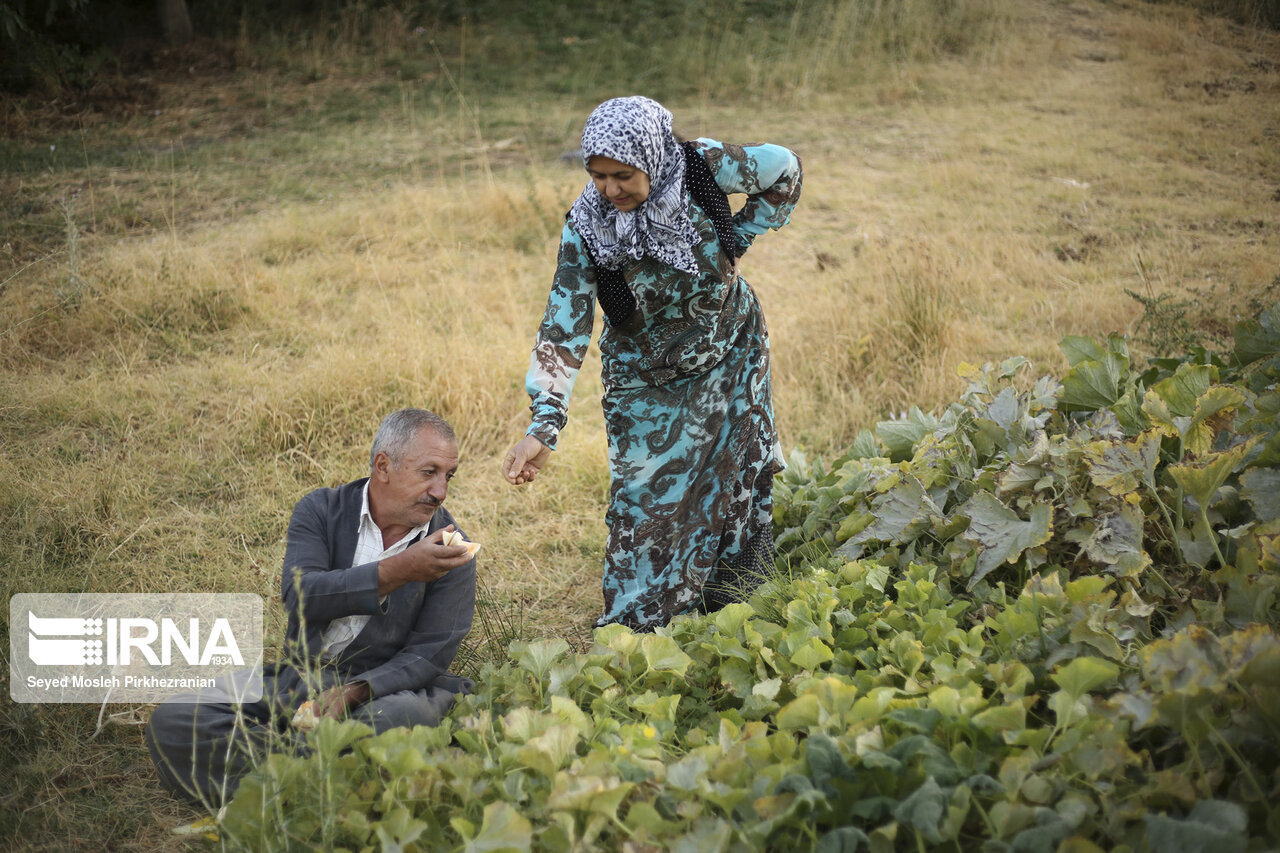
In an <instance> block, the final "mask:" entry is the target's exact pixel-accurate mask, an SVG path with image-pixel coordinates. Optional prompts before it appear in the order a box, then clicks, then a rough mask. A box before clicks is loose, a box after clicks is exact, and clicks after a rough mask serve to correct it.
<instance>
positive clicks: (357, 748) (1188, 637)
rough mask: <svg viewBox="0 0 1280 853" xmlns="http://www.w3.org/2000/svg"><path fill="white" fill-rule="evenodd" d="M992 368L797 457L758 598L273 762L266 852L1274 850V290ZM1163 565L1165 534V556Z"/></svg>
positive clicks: (521, 645)
mask: <svg viewBox="0 0 1280 853" xmlns="http://www.w3.org/2000/svg"><path fill="white" fill-rule="evenodd" d="M1062 346H1063V349H1064V351H1066V352H1067V354H1068V358H1069V360H1070V362H1071V364H1072V367H1071V369H1070V371H1069V372H1068V373H1067V374H1066V375H1065V376H1063V377H1061V379H1060V380H1059V379H1055V378H1052V377H1043V378H1041V379H1039V380H1038V381H1036V382H1034V383H1031V384H1030V385H1028V384H1027V383H1025V382H1019V381H1018V380H1019V378H1020V376H1021V374H1022V373H1023V372H1024V371H1025V370H1026V368H1027V366H1028V365H1027V363H1026V361H1025V359H1020V358H1014V359H1009V360H1008V361H1006V362H1004V363H1002V364H1000V365H998V366H997V365H988V366H986V367H984V368H982V369H976V368H974V369H970V370H969V371H968V376H969V380H970V384H969V388H968V390H967V391H966V393H965V394H964V395H963V396H962V397H961V399H960V400H958V401H957V402H955V403H954V404H952V405H951V406H949V407H948V408H947V409H946V410H945V411H943V412H942V413H941V415H940V416H937V417H933V416H927V415H924V414H923V413H921V412H919V411H913V412H911V413H910V415H909V416H908V417H907V418H905V419H903V420H898V421H890V422H885V423H882V424H880V425H879V427H878V429H877V430H876V433H875V434H871V433H866V434H864V435H863V436H861V437H860V438H859V439H858V441H857V442H856V444H855V446H854V447H853V448H851V450H850V452H849V453H848V454H847V455H845V456H844V457H842V458H841V459H839V460H836V461H835V462H833V463H832V464H831V465H830V466H827V465H824V464H823V463H821V462H820V461H818V460H815V461H814V462H812V463H809V462H807V461H806V460H804V459H803V458H800V457H796V458H794V459H793V460H792V464H791V466H790V468H789V469H788V470H787V472H786V473H785V474H784V475H782V476H781V479H780V482H779V488H778V489H777V492H778V506H777V512H776V521H777V526H778V533H779V534H780V535H779V544H780V546H781V547H782V548H783V550H784V552H785V556H784V558H783V559H782V560H780V563H779V566H778V571H777V574H776V576H775V577H773V578H771V579H769V580H768V581H767V582H766V583H765V585H764V586H763V587H762V588H761V589H760V590H759V591H758V592H757V593H756V594H755V595H754V596H753V597H752V598H751V600H750V601H749V602H744V603H739V604H734V605H730V606H729V607H728V608H726V609H725V610H723V611H721V612H719V613H717V614H715V615H712V616H707V617H681V618H678V619H676V620H675V621H674V622H673V623H672V624H671V625H670V626H669V627H667V628H663V629H659V630H658V631H657V632H656V633H654V634H651V635H636V634H633V633H632V632H631V631H629V630H628V629H625V628H622V627H620V626H609V627H607V628H604V629H600V630H598V631H597V632H596V634H595V644H594V646H593V648H591V649H590V650H589V651H588V652H586V653H584V654H575V653H573V652H571V650H570V648H569V646H568V644H566V643H565V642H564V641H563V640H544V641H536V642H516V643H514V644H513V645H512V646H511V649H510V660H509V661H507V662H502V663H498V664H489V665H487V666H486V668H485V669H484V671H483V672H482V673H481V677H480V684H481V687H480V690H479V692H478V693H477V694H476V695H474V696H471V697H467V698H466V699H465V700H464V702H463V705H462V707H461V708H460V709H459V710H457V711H455V713H454V714H453V716H452V718H451V719H450V720H449V721H447V722H446V724H445V725H444V726H442V727H440V728H437V729H431V730H428V729H421V728H420V729H415V730H413V731H408V730H398V731H393V732H388V733H385V734H382V735H379V736H377V737H370V736H369V732H368V730H367V729H364V728H363V727H361V726H359V725H358V724H355V723H334V722H326V723H324V724H322V725H321V727H320V728H319V729H318V730H317V731H316V732H314V733H313V734H312V735H311V747H312V749H313V753H312V754H311V755H309V756H307V757H305V758H297V757H287V756H283V755H273V756H271V758H270V759H269V760H267V761H265V762H264V763H263V765H262V767H261V768H260V770H259V771H258V772H256V774H255V775H254V776H251V777H250V778H249V780H247V781H246V782H245V783H244V784H243V785H242V787H241V789H240V791H239V792H238V794H237V796H236V798H235V799H234V800H233V801H232V802H231V804H230V806H229V808H228V810H227V812H226V814H225V816H224V818H223V821H222V832H223V839H224V841H226V842H227V843H228V844H230V845H231V846H234V847H239V846H243V847H246V848H249V849H305V848H310V847H323V848H325V849H333V848H347V849H367V848H371V847H372V848H377V847H379V846H381V847H382V848H383V849H387V848H396V849H400V848H406V849H408V848H413V849H424V850H431V849H463V850H468V851H472V850H475V851H478V850H489V851H493V850H519V851H525V850H538V851H544V850H545V851H568V850H579V849H600V848H603V849H632V850H656V849H670V850H690V851H693V850H793V849H801V850H819V851H857V850H872V851H890V850H905V849H916V850H934V849H936V850H975V849H981V850H989V851H1015V850H1016V851H1041V850H1044V851H1053V850H1057V851H1093V850H1102V849H1110V850H1134V851H1137V850H1150V851H1156V853H1164V851H1168V853H1173V851H1186V850H1206V851H1207V850H1215V851H1217V850H1240V851H1243V850H1255V849H1257V850H1261V849H1268V845H1269V844H1273V843H1274V842H1275V841H1276V840H1277V839H1280V806H1277V803H1278V802H1280V800H1278V799H1277V796H1276V794H1277V792H1278V791H1280V636H1278V635H1277V632H1276V629H1277V626H1278V625H1280V598H1278V597H1277V591H1278V590H1280V420H1278V419H1277V414H1278V413H1280V390H1277V379H1278V378H1280V304H1277V305H1276V306H1275V307H1273V308H1271V309H1270V310H1269V311H1267V312H1264V313H1263V314H1262V315H1261V316H1260V317H1259V318H1258V319H1256V320H1252V321H1247V322H1244V323H1241V324H1239V325H1238V326H1237V328H1236V331H1235V347H1234V350H1233V351H1232V352H1231V353H1228V354H1226V355H1225V356H1217V355H1213V354H1210V353H1207V352H1205V351H1203V350H1200V351H1198V352H1194V353H1191V354H1189V355H1188V356H1186V357H1184V358H1181V359H1165V360H1158V361H1156V362H1154V363H1153V364H1152V366H1151V367H1150V368H1149V369H1148V370H1147V371H1145V372H1141V373H1140V372H1138V371H1136V370H1135V369H1133V368H1132V367H1131V365H1130V362H1129V354H1128V350H1127V346H1126V345H1125V343H1124V341H1123V340H1122V339H1120V338H1118V337H1114V336H1113V337H1112V338H1111V339H1109V340H1108V341H1106V342H1102V343H1100V342H1097V341H1093V340H1088V339H1084V338H1068V339H1066V340H1064V341H1063V343H1062ZM1153 555H1155V557H1153Z"/></svg>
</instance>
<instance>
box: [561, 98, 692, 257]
mask: <svg viewBox="0 0 1280 853" xmlns="http://www.w3.org/2000/svg"><path fill="white" fill-rule="evenodd" d="M596 156H600V157H609V158H611V159H613V160H617V161H618V162H619V163H626V164H627V165H628V166H632V167H634V168H636V169H639V170H640V171H642V172H644V173H645V174H646V175H648V176H649V197H648V198H647V199H645V201H644V202H643V203H642V204H641V205H640V206H639V207H637V208H636V209H635V210H630V211H621V210H618V209H617V208H616V207H614V206H613V204H612V203H611V202H610V201H609V200H608V199H607V198H605V197H604V196H602V195H600V193H599V192H597V191H596V188H595V185H594V184H591V183H588V184H587V186H586V188H585V189H584V190H583V191H582V194H581V195H579V196H578V200H577V201H575V202H574V203H573V207H572V208H571V209H570V210H569V216H570V218H571V219H572V220H573V224H574V225H575V226H576V227H577V229H578V233H579V234H580V235H581V236H582V239H583V240H584V241H586V244H587V248H589V249H590V250H591V254H592V255H593V256H594V257H595V259H596V263H597V264H599V265H600V266H602V267H605V268H607V269H616V268H618V267H619V266H621V264H622V263H623V261H625V260H626V259H627V258H635V259H636V260H639V259H640V258H642V257H644V256H645V255H648V256H650V257H652V258H655V259H657V260H659V261H662V262H663V263H666V264H669V265H671V266H673V267H675V268H676V269H678V270H681V271H682V272H686V273H694V272H696V271H697V261H696V259H695V258H694V255H693V247H694V246H695V245H696V244H697V242H698V231H697V229H695V228H694V227H693V223H692V222H691V221H690V220H689V209H688V203H687V201H686V199H685V186H684V175H685V160H684V153H683V151H682V150H681V148H680V143H679V142H677V141H676V138H675V134H674V133H672V131H671V113H670V112H669V111H668V110H667V108H666V107H664V106H662V104H660V103H658V102H657V101H654V100H650V99H649V98H645V97H642V96H639V95H635V96H632V97H628V98H614V99H612V100H609V101H605V102H604V103H603V104H601V105H600V106H598V107H596V108H595V110H593V111H592V113H591V115H590V116H589V117H588V118H587V124H586V126H585V127H584V128H583V129H582V162H583V165H586V164H587V163H589V162H590V160H591V158H592V157H596Z"/></svg>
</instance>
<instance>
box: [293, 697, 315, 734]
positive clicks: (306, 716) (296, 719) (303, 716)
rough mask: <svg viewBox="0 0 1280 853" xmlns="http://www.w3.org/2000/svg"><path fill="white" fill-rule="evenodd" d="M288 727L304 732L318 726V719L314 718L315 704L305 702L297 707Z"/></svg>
mask: <svg viewBox="0 0 1280 853" xmlns="http://www.w3.org/2000/svg"><path fill="white" fill-rule="evenodd" d="M290 725H292V726H293V727H294V728H295V729H300V730H302V731H304V732H305V731H307V730H309V729H314V728H315V727H316V726H318V725H320V718H319V717H317V716H316V703H315V702H311V701H307V702H303V703H302V704H301V705H299V706H298V710H297V711H295V712H294V714H293V720H292V722H291V723H290Z"/></svg>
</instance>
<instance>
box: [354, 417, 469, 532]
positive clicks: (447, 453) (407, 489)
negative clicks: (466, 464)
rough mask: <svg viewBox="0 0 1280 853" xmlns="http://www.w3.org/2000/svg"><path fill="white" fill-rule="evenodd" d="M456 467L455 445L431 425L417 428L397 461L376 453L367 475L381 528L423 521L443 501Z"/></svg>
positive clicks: (429, 517)
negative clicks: (371, 468) (370, 472)
mask: <svg viewBox="0 0 1280 853" xmlns="http://www.w3.org/2000/svg"><path fill="white" fill-rule="evenodd" d="M457 470H458V445H457V444H455V443H454V442H453V441H450V440H449V439H447V438H443V437H441V436H440V435H439V434H437V433H436V431H435V430H433V429H431V428H430V427H423V428H422V429H419V430H418V432H417V433H416V434H415V435H414V437H413V438H412V439H411V440H410V441H409V442H408V443H407V444H406V445H405V446H404V449H403V450H402V451H401V453H400V459H399V460H398V461H393V460H392V459H391V457H389V456H387V454H385V453H379V454H377V456H375V457H374V460H373V472H372V474H371V475H370V478H369V500H370V503H371V504H372V510H371V511H372V513H373V520H374V522H375V523H376V524H377V525H378V526H379V527H382V528H384V529H385V528H386V527H388V526H391V525H402V526H405V527H410V528H413V527H417V526H418V525H420V524H426V523H427V522H428V521H430V520H431V517H432V516H433V515H435V513H436V510H437V509H439V508H440V505H441V504H442V503H444V499H445V495H446V494H447V493H448V491H449V481H450V480H451V479H453V475H454V473H455V472H456V471H457Z"/></svg>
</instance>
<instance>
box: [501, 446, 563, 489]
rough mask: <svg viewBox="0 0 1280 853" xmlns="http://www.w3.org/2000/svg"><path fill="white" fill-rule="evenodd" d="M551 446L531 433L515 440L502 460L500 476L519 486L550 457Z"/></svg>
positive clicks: (533, 474) (531, 477)
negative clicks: (513, 445)
mask: <svg viewBox="0 0 1280 853" xmlns="http://www.w3.org/2000/svg"><path fill="white" fill-rule="evenodd" d="M551 452H552V451H551V448H550V447H547V446H546V445H545V444H543V443H542V442H541V441H538V439H536V438H534V437H533V436H531V435H526V436H525V437H524V438H522V439H520V440H519V441H517V442H516V446H515V447H513V448H511V449H510V450H508V451H507V455H506V458H505V459H503V460H502V476H504V477H506V478H507V482H508V483H510V484H511V485H513V486H521V485H524V484H525V483H528V482H530V481H531V480H533V478H534V477H536V476H537V475H538V472H539V471H541V470H542V466H543V465H546V464H547V460H548V459H550V458H551Z"/></svg>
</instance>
